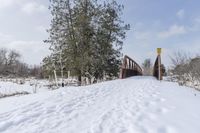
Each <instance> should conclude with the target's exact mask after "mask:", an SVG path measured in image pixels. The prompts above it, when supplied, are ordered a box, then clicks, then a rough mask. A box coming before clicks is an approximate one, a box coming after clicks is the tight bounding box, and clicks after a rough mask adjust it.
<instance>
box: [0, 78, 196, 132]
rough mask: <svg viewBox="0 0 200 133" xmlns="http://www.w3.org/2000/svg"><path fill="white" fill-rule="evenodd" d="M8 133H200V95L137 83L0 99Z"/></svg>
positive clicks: (0, 126)
mask: <svg viewBox="0 0 200 133" xmlns="http://www.w3.org/2000/svg"><path fill="white" fill-rule="evenodd" d="M0 132H2V133H199V132H200V93H199V92H198V91H196V90H194V89H191V88H187V87H180V86H178V85H177V84H175V83H170V82H165V81H162V82H160V81H157V80H156V79H154V78H152V77H133V78H128V79H123V80H115V81H109V82H105V83H99V84H95V85H90V86H83V87H65V88H62V89H59V90H55V91H48V92H41V93H38V94H31V95H26V96H20V97H9V98H4V99H0Z"/></svg>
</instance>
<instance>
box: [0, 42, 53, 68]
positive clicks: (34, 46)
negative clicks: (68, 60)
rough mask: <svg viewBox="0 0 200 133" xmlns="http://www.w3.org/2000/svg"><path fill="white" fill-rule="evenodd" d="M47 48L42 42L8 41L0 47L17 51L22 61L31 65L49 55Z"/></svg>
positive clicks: (38, 62)
mask: <svg viewBox="0 0 200 133" xmlns="http://www.w3.org/2000/svg"><path fill="white" fill-rule="evenodd" d="M0 42H1V40H0ZM48 47H49V46H48V44H44V43H43V42H42V41H10V42H7V43H3V44H1V45H0V48H7V49H14V50H17V51H18V52H19V53H20V54H21V55H22V60H23V61H24V62H26V63H28V64H31V65H34V64H40V63H41V62H42V59H43V58H44V57H45V56H47V55H48V54H49V53H50V51H49V49H48Z"/></svg>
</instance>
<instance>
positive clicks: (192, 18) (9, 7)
mask: <svg viewBox="0 0 200 133" xmlns="http://www.w3.org/2000/svg"><path fill="white" fill-rule="evenodd" d="M119 2H120V3H123V4H124V6H125V9H124V14H123V16H122V18H123V20H124V21H125V22H126V23H129V24H131V30H130V31H128V32H127V38H126V40H125V41H124V47H123V53H124V54H127V55H129V56H130V57H132V58H133V59H134V60H136V61H137V62H139V63H142V61H143V60H144V59H145V58H151V59H152V61H154V60H155V58H156V48H157V47H161V48H163V53H162V57H163V63H164V64H166V65H167V66H169V65H170V60H169V56H170V55H172V53H173V52H175V51H184V52H186V53H190V54H193V55H194V54H198V53H200V8H199V7H200V6H199V5H200V1H199V0H119ZM0 3H1V4H0V20H1V21H0V47H6V48H12V49H17V50H18V51H19V52H20V53H21V54H22V55H23V60H24V61H25V62H27V63H29V64H39V63H40V62H41V61H42V58H43V57H44V56H45V55H47V54H49V51H48V45H45V44H43V40H45V39H46V38H47V37H48V34H47V33H46V31H45V29H47V28H48V27H49V24H50V13H49V11H48V9H47V8H48V4H49V3H48V0H0Z"/></svg>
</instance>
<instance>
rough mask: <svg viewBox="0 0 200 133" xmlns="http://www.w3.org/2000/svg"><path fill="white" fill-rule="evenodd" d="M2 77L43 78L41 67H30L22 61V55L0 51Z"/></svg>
mask: <svg viewBox="0 0 200 133" xmlns="http://www.w3.org/2000/svg"><path fill="white" fill-rule="evenodd" d="M0 76H1V77H10V78H15V77H29V76H32V77H38V78H42V69H41V67H40V66H29V65H28V64H26V63H24V62H22V61H21V55H20V53H19V52H17V51H15V50H8V49H4V48H1V49H0Z"/></svg>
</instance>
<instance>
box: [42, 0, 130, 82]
mask: <svg viewBox="0 0 200 133" xmlns="http://www.w3.org/2000/svg"><path fill="white" fill-rule="evenodd" d="M50 10H51V15H52V20H51V25H50V29H49V30H48V33H49V38H48V39H47V40H46V41H45V42H46V43H49V44H51V46H50V50H51V51H52V54H51V55H50V56H48V57H46V58H45V59H44V60H43V70H44V72H45V75H46V76H48V75H52V74H53V72H54V71H56V72H59V73H58V74H59V75H61V76H66V75H67V72H68V71H70V74H71V76H76V77H77V78H78V81H79V82H80V83H81V81H82V78H83V77H86V78H87V79H88V81H89V82H96V81H97V80H103V79H105V80H106V79H111V78H114V77H118V74H119V67H120V63H121V56H122V54H121V52H120V51H121V49H122V45H123V41H122V40H123V39H124V38H125V33H126V30H128V29H129V28H130V26H129V25H127V24H125V23H124V22H123V21H122V20H121V17H120V16H121V15H122V11H123V5H119V4H118V3H117V2H116V1H115V0H113V1H107V0H103V1H101V2H99V1H97V0H50Z"/></svg>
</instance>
